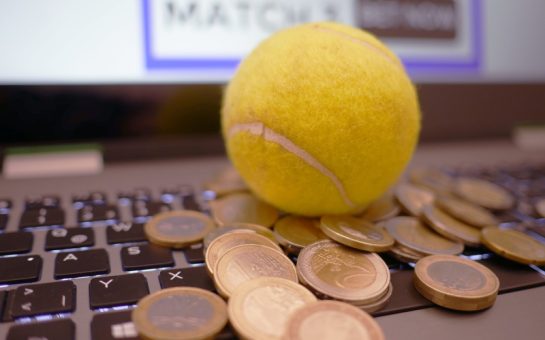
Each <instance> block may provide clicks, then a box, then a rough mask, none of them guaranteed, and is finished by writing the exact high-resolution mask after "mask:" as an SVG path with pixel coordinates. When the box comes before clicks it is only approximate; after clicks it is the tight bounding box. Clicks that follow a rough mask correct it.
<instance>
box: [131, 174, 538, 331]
mask: <svg viewBox="0 0 545 340" xmlns="http://www.w3.org/2000/svg"><path fill="white" fill-rule="evenodd" d="M408 178H409V181H408V182H404V183H400V184H398V185H397V186H396V187H395V188H393V189H392V190H391V191H389V192H387V193H386V194H385V195H384V196H383V197H381V198H379V199H378V200H376V201H375V202H373V203H372V204H371V205H370V206H369V207H368V209H367V210H366V211H364V212H363V213H361V214H359V215H357V216H322V217H320V218H309V217H302V216H294V215H287V214H282V212H279V211H278V210H277V209H275V208H274V207H272V206H270V205H268V204H267V203H265V202H262V201H260V200H259V199H258V198H256V197H255V196H253V194H251V192H250V191H249V190H248V188H247V187H246V186H245V185H244V182H243V181H242V180H241V179H240V177H239V176H238V175H237V174H236V172H235V171H234V170H232V169H229V170H228V171H226V172H225V173H223V174H221V175H220V176H218V178H216V179H215V180H213V181H211V182H209V183H207V184H205V189H206V191H205V202H203V203H204V205H205V206H207V207H209V211H208V213H209V214H208V213H199V212H191V211H171V212H164V213H161V214H158V215H156V216H155V217H154V218H152V219H151V220H150V221H148V223H147V224H146V226H145V232H146V235H147V237H148V239H149V240H150V242H152V243H155V244H157V245H160V246H163V247H170V248H184V247H187V246H189V245H191V244H195V243H200V242H202V243H203V248H204V254H205V266H206V269H207V272H208V274H209V275H210V277H211V278H212V279H213V282H214V284H215V287H216V291H217V293H218V294H219V295H216V294H214V293H212V292H207V291H204V290H200V289H197V288H189V287H187V288H185V287H184V288H175V289H166V290H161V291H159V292H156V293H154V294H151V295H149V296H148V297H146V298H144V299H143V300H142V301H140V303H139V304H138V307H137V308H136V309H135V311H134V313H133V320H134V322H135V325H136V327H137V329H138V330H139V332H140V333H141V335H142V336H144V337H146V338H150V339H155V338H161V339H170V338H173V339H174V338H206V337H213V336H214V335H216V334H217V333H218V332H220V331H221V330H222V329H223V328H224V327H225V325H226V324H227V323H228V322H229V324H230V325H231V327H232V329H233V330H234V331H235V332H236V333H237V335H238V336H240V337H241V338H247V339H316V338H319V336H322V337H323V336H325V338H327V336H326V335H327V334H330V335H331V338H336V339H343V337H345V338H347V339H349V338H350V335H351V334H352V336H353V334H361V336H358V337H357V338H369V339H383V338H384V335H383V333H382V331H381V330H380V328H379V326H378V324H377V323H376V322H375V321H374V320H373V319H372V317H371V316H369V314H367V313H371V312H374V311H378V310H380V309H382V308H383V307H384V306H385V305H386V304H387V303H388V301H389V299H390V297H391V296H392V293H393V287H392V284H391V282H390V271H389V269H388V266H387V265H386V262H385V261H384V260H383V257H384V256H391V257H394V258H396V259H398V260H399V261H401V262H405V263H409V264H411V265H413V266H414V267H415V276H414V285H415V288H416V289H417V291H419V292H420V293H421V294H422V295H423V296H424V297H426V298H427V299H429V300H431V301H432V302H434V303H436V304H438V305H440V306H443V307H445V308H450V309H456V310H464V311H468V310H480V309H484V308H489V307H490V306H492V304H493V303H494V301H495V298H496V296H497V293H498V288H499V281H498V279H497V277H496V276H495V275H494V273H492V272H491V271H490V270H489V269H487V268H486V267H484V266H483V265H480V264H478V263H476V262H474V261H471V260H466V259H464V258H462V257H459V256H457V255H459V254H461V253H462V252H463V251H464V249H465V248H466V247H470V248H475V247H482V246H485V247H487V248H488V249H489V250H491V251H492V252H494V253H496V254H498V255H500V256H502V257H505V258H507V259H510V260H513V261H516V262H519V263H524V264H538V265H540V264H545V246H544V245H543V244H541V243H540V242H538V241H536V240H534V239H533V238H531V237H530V236H528V235H526V234H525V233H523V232H521V231H518V230H514V229H503V228H499V224H500V223H499V221H498V219H497V217H496V213H497V212H500V211H502V210H505V209H509V208H510V207H512V206H513V205H514V204H515V199H514V198H513V196H512V195H511V194H510V193H509V192H508V191H506V190H505V189H503V188H502V187H500V186H498V185H496V184H493V183H490V182H487V181H484V180H481V179H477V178H470V177H453V176H450V175H448V174H446V173H444V172H442V171H439V170H437V169H416V170H413V171H412V172H410V174H409V176H408ZM539 204H540V205H539ZM539 204H538V205H536V211H538V212H539V209H540V207H541V209H543V207H542V206H543V205H545V203H539ZM220 296H221V297H220ZM177 301H180V303H184V304H186V305H187V303H190V305H191V306H194V307H192V308H190V309H184V311H183V312H181V311H179V310H178V308H181V307H177V303H178V302H177ZM225 301H227V303H226V302H225ZM175 304H176V306H175ZM176 315H177V316H176ZM176 318H178V319H176ZM164 320H176V322H175V323H174V324H165V321H164ZM338 320H343V322H342V323H341V322H339V321H338ZM163 331H164V332H166V333H162V332H163Z"/></svg>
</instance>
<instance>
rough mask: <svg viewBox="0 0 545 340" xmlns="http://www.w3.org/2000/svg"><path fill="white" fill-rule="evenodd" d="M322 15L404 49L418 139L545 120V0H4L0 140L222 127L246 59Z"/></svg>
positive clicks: (486, 133)
mask: <svg viewBox="0 0 545 340" xmlns="http://www.w3.org/2000/svg"><path fill="white" fill-rule="evenodd" d="M322 20H333V21H339V22H343V23H347V24H351V25H355V26H359V27H362V28H365V29H367V30H369V31H371V32H373V33H375V34H376V35H377V36H379V37H380V38H381V39H382V40H383V41H384V42H385V43H386V44H387V45H388V46H390V47H391V48H392V49H393V50H394V51H395V52H396V53H397V54H398V55H399V56H400V58H401V59H402V61H403V63H404V64H405V67H406V69H407V71H408V72H409V74H410V76H411V78H412V79H413V80H414V81H415V82H416V84H417V87H418V91H419V96H420V101H421V106H422V111H423V117H424V118H423V130H422V136H421V140H422V142H430V141H451V140H472V139H490V138H507V137H510V136H511V135H512V133H513V129H514V128H515V127H516V126H519V125H528V124H529V125H533V126H539V124H544V123H545V65H544V62H545V38H544V36H545V1H543V0H517V1H513V0H221V1H220V0H138V1H136V0H116V1H109V0H95V1H83V0H70V1H69V0H49V1H32V0H18V1H1V2H0V46H1V50H0V51H1V53H0V117H1V123H0V146H4V147H5V146H11V145H21V144H25V145H26V144H40V143H58V142H69V141H70V142H72V141H89V140H93V141H95V140H98V141H109V142H116V141H140V142H141V141H149V140H152V141H157V140H163V141H164V140H174V139H176V138H179V137H185V136H190V135H193V136H194V135H205V136H208V135H214V136H219V108H220V106H221V96H222V91H223V88H224V86H225V84H226V83H227V82H228V81H229V79H230V77H231V76H232V75H233V74H234V72H235V70H236V66H237V64H238V63H239V61H240V60H241V59H242V58H243V57H244V56H245V55H246V54H247V53H248V52H249V51H251V49H252V48H253V47H254V46H256V45H257V44H258V43H259V42H260V41H261V40H262V39H264V38H266V37H267V36H268V35H270V34H272V33H274V32H275V31H277V30H279V29H282V28H285V27H289V26H292V25H295V24H298V23H302V22H308V21H322ZM143 145H144V144H143ZM173 147H174V146H173Z"/></svg>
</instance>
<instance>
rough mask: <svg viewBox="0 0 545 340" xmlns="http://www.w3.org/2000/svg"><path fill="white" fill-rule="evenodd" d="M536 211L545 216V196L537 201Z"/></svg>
mask: <svg viewBox="0 0 545 340" xmlns="http://www.w3.org/2000/svg"><path fill="white" fill-rule="evenodd" d="M535 206H536V211H537V213H538V214H539V215H541V217H544V218H545V198H542V199H540V200H539V201H537V202H536V205H535Z"/></svg>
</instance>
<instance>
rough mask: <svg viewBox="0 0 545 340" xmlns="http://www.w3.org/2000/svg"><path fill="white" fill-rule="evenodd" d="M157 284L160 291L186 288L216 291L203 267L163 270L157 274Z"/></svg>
mask: <svg viewBox="0 0 545 340" xmlns="http://www.w3.org/2000/svg"><path fill="white" fill-rule="evenodd" d="M159 283H160V284H161V288H162V289H165V288H171V287H180V286H186V287H197V288H202V289H206V290H209V291H215V290H216V289H215V288H214V282H213V281H212V279H211V278H210V275H208V273H207V272H206V267H205V266H198V267H189V268H178V269H169V270H163V271H161V272H160V273H159Z"/></svg>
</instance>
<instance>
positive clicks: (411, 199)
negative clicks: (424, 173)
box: [395, 183, 435, 217]
mask: <svg viewBox="0 0 545 340" xmlns="http://www.w3.org/2000/svg"><path fill="white" fill-rule="evenodd" d="M395 196H396V198H397V201H398V202H399V203H400V204H401V207H402V208H403V210H404V211H405V212H406V213H408V214H410V215H413V216H416V217H419V216H420V215H421V214H422V209H423V208H424V207H425V206H428V205H430V204H432V203H433V201H434V200H435V195H434V194H433V192H431V191H429V190H427V189H424V188H422V187H417V186H415V185H412V184H408V183H404V184H399V185H398V186H397V187H396V189H395Z"/></svg>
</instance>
